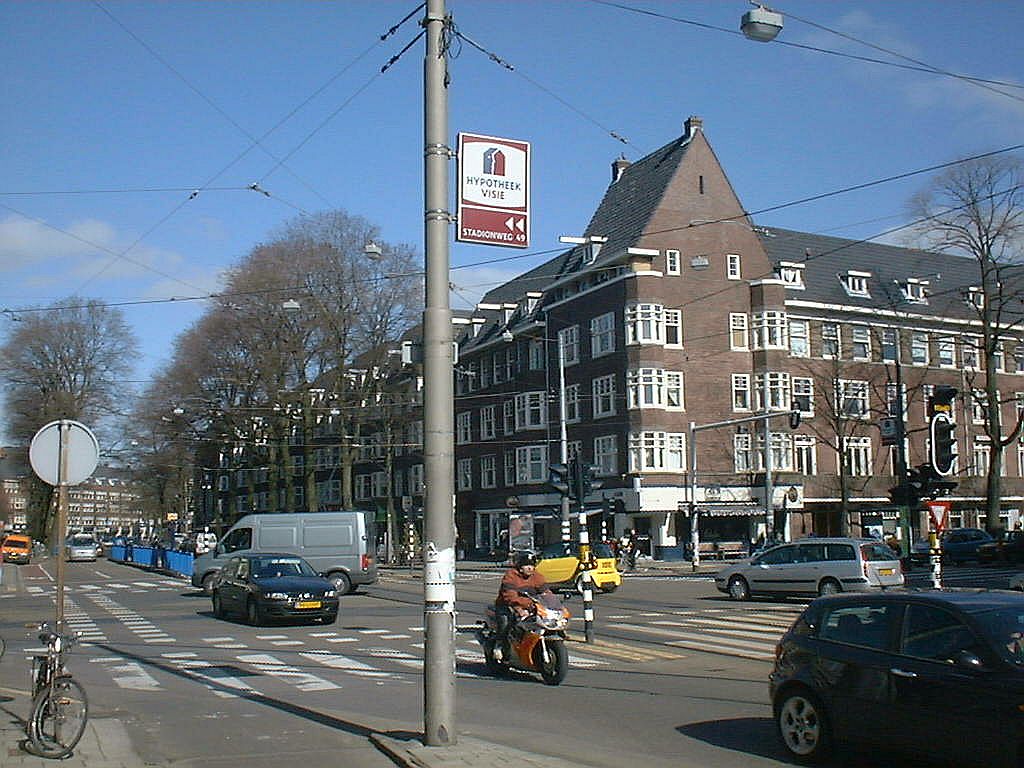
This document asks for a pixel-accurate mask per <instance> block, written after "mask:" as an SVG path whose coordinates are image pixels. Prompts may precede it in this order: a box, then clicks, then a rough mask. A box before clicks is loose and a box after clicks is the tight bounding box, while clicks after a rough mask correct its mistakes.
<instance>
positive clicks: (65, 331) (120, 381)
mask: <svg viewBox="0 0 1024 768" xmlns="http://www.w3.org/2000/svg"><path fill="white" fill-rule="evenodd" d="M18 321H19V322H16V323H13V324H12V326H11V328H10V330H9V332H8V334H7V338H6V340H5V341H4V344H3V346H0V386H2V387H3V390H4V395H5V400H6V406H7V408H6V421H7V424H6V427H7V433H8V435H9V436H10V437H11V438H12V439H14V440H15V441H16V442H17V443H18V444H22V445H27V444H28V443H29V441H30V440H31V439H32V436H33V435H34V434H35V433H36V431H37V430H38V429H39V428H40V427H42V426H43V425H44V424H46V423H48V422H50V421H53V420H54V419H75V420H78V421H81V422H83V423H86V424H88V425H90V426H91V427H93V428H95V429H97V430H98V431H100V432H101V433H102V432H103V431H104V430H105V429H106V428H107V427H109V426H110V425H111V424H112V423H113V421H114V417H115V416H117V415H118V410H117V405H118V403H120V402H122V399H123V398H124V396H125V395H126V394H127V390H128V387H127V385H126V384H125V380H126V378H127V375H128V373H129V372H130V371H131V367H132V361H133V360H134V357H135V349H136V340H135V336H134V334H133V333H132V331H131V330H130V329H129V327H128V324H127V323H126V322H125V319H124V316H123V314H122V313H121V312H120V310H117V309H114V308H111V307H107V306H105V305H103V304H102V303H100V302H99V301H98V300H95V299H93V300H83V299H79V298H76V297H71V298H69V299H66V300H64V301H62V302H59V303H58V304H56V305H54V306H52V307H45V308H39V309H37V310H32V311H25V312H22V313H20V314H19V315H18ZM30 496H31V503H30V509H29V525H30V528H31V530H32V533H33V535H35V536H37V537H39V538H43V537H44V535H47V534H48V533H49V529H50V523H51V519H50V512H51V510H52V504H51V503H50V494H49V489H48V488H45V487H43V486H41V485H39V486H37V487H35V488H33V491H32V493H31V495H30Z"/></svg>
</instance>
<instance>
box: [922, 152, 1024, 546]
mask: <svg viewBox="0 0 1024 768" xmlns="http://www.w3.org/2000/svg"><path fill="white" fill-rule="evenodd" d="M1022 183H1024V164H1022V163H1021V161H1020V160H1017V159H1014V158H1008V157H1001V156H998V157H989V158H984V159H981V160H975V161H972V162H969V163H963V164H961V165H958V166H955V167H953V168H951V169H950V170H948V171H946V172H945V173H943V174H942V175H940V176H939V177H937V178H936V179H935V180H933V181H932V183H931V184H930V185H929V186H928V187H927V188H926V189H925V190H924V191H922V192H921V193H919V194H918V195H916V196H915V197H914V198H913V199H912V201H911V203H910V208H911V212H912V214H913V215H914V217H915V218H917V219H919V220H921V221H922V222H923V223H922V224H920V225H919V227H918V228H917V232H916V235H917V237H918V238H919V241H920V242H921V243H923V245H924V247H926V248H930V249H933V250H941V251H950V252H953V253H959V254H961V255H965V256H970V257H972V258H973V259H974V260H975V262H976V264H977V267H978V285H976V286H972V287H971V288H972V290H970V291H969V292H968V294H967V295H966V296H965V299H966V300H967V301H968V304H969V306H971V307H972V308H973V310H974V311H975V312H976V316H977V320H978V321H979V324H980V326H981V344H980V347H981V348H980V352H981V368H982V370H983V371H984V380H983V381H981V382H980V387H978V388H979V389H982V390H983V391H984V401H985V402H984V412H985V423H984V432H985V435H986V436H987V437H988V440H989V446H990V460H989V466H988V474H987V477H986V497H987V498H986V519H985V525H986V527H987V528H988V529H989V530H995V529H996V528H998V527H999V508H1000V502H1001V500H1002V488H1001V479H1000V478H1001V475H1002V471H1003V461H1004V453H1005V448H1006V446H1007V445H1009V444H1010V443H1011V442H1013V441H1014V440H1015V439H1016V438H1017V436H1018V435H1019V434H1020V430H1021V419H1020V418H1018V420H1017V424H1016V426H1014V427H1013V428H1012V429H1011V430H1010V431H1009V433H1008V434H1005V435H1004V430H1003V425H1002V422H1001V418H1000V407H1001V403H1000V401H999V394H998V382H997V378H996V372H997V369H998V365H997V361H998V360H999V358H1000V356H1001V355H1002V354H1003V347H1004V342H1005V341H1007V340H1013V341H1014V343H1017V344H1020V343H1021V342H1020V340H1019V334H1020V331H1021V327H1022V319H1024V315H1022V308H1024V305H1022V303H1021V295H1022V288H1024V279H1022V269H1024V268H1022V266H1021V261H1022V257H1024V248H1022V246H1024V190H1022V189H1021V184H1022ZM972 389H973V386H972Z"/></svg>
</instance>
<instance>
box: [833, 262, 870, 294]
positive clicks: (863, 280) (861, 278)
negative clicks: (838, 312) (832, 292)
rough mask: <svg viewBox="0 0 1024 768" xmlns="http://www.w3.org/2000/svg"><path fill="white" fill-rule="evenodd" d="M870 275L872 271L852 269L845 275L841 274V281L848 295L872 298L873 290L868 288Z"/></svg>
mask: <svg viewBox="0 0 1024 768" xmlns="http://www.w3.org/2000/svg"><path fill="white" fill-rule="evenodd" d="M870 277H871V273H870V272H858V271H856V270H852V269H851V270H849V271H848V272H847V273H846V274H845V275H840V276H839V282H840V283H841V284H842V286H843V290H845V291H846V294H847V295H848V296H856V297H860V298H868V299H870V298H871V291H870V290H869V288H868V278H870Z"/></svg>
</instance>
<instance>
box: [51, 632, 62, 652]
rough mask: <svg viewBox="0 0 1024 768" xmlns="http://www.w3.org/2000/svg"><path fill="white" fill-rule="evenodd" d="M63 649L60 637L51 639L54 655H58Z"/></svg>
mask: <svg viewBox="0 0 1024 768" xmlns="http://www.w3.org/2000/svg"><path fill="white" fill-rule="evenodd" d="M63 647H64V639H63V638H62V637H60V636H59V635H58V636H57V637H55V638H54V639H53V650H54V651H55V652H56V653H60V652H61V649H62V648H63Z"/></svg>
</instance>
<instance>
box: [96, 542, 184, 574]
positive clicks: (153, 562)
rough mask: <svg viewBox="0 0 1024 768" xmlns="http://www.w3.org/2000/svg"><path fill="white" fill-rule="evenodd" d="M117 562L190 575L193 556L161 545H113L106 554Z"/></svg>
mask: <svg viewBox="0 0 1024 768" xmlns="http://www.w3.org/2000/svg"><path fill="white" fill-rule="evenodd" d="M107 557H108V558H109V559H110V560H113V561H114V562H117V563H132V564H134V565H140V566H142V567H143V568H153V569H155V570H159V571H170V572H171V573H174V574H177V575H178V576H191V575H192V565H193V562H194V561H195V558H194V557H193V556H192V555H190V554H189V553H187V552H176V551H174V550H168V549H163V548H162V547H135V546H131V547H126V546H122V545H115V546H112V547H111V548H110V554H109V555H108V556H107Z"/></svg>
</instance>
